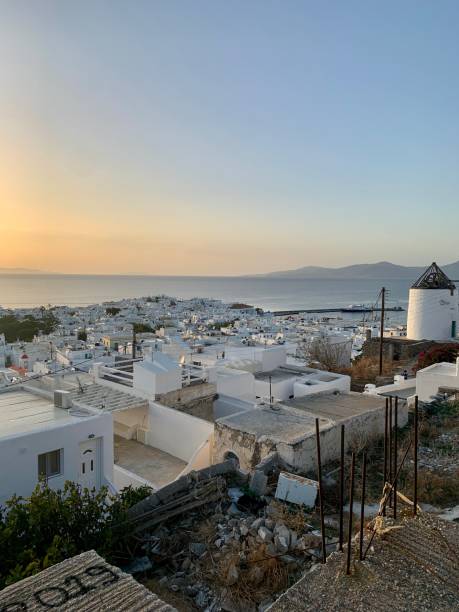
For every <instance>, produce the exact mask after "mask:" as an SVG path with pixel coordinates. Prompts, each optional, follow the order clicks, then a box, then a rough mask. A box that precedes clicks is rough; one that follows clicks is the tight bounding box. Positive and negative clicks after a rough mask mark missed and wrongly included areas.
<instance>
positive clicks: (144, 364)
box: [134, 352, 182, 397]
mask: <svg viewBox="0 0 459 612" xmlns="http://www.w3.org/2000/svg"><path fill="white" fill-rule="evenodd" d="M152 359H153V361H147V360H144V361H138V362H136V363H134V388H135V389H138V390H139V391H142V392H144V393H148V394H149V396H150V397H155V396H156V395H159V394H161V393H169V391H176V390H177V389H180V388H181V387H182V370H181V368H180V366H179V365H178V364H174V362H173V361H172V359H170V358H169V357H167V355H163V354H162V353H157V352H156V353H153V354H152ZM163 362H164V363H163Z"/></svg>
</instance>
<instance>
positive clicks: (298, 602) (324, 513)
mask: <svg viewBox="0 0 459 612" xmlns="http://www.w3.org/2000/svg"><path fill="white" fill-rule="evenodd" d="M2 320H5V321H6V323H7V326H6V328H5V330H6V333H5V331H4V332H3V333H2V335H1V336H0V482H1V487H0V504H1V505H2V506H3V507H4V509H5V510H4V511H3V524H2V525H3V527H2V529H3V531H1V532H0V542H2V544H3V545H5V546H7V545H8V546H10V544H8V537H7V536H6V535H5V534H6V533H7V525H8V520H9V518H8V517H9V516H11V517H12V516H13V515H14V512H18V511H19V510H18V508H19V507H21V506H20V505H19V506H18V505H17V504H18V500H30V501H29V504H32V500H35V502H34V503H38V500H39V499H40V495H45V496H48V497H49V496H53V495H54V496H57V497H56V503H66V502H65V499H66V498H65V493H63V491H66V490H67V491H68V490H69V489H68V487H76V488H75V489H72V490H74V495H76V496H77V497H78V496H79V495H82V496H83V497H82V500H86V501H82V502H81V503H82V504H83V506H84V504H85V503H87V504H89V503H90V500H91V499H92V500H93V501H94V500H96V499H97V500H99V501H100V502H101V503H105V502H104V501H103V500H104V499H108V498H110V499H111V500H112V501H111V502H110V503H111V504H112V506H111V508H112V512H114V511H115V510H114V509H115V508H117V507H118V506H117V504H119V503H121V502H120V500H122V503H123V504H124V503H126V504H127V505H126V506H123V513H124V514H123V516H124V519H123V523H122V524H123V525H124V527H123V533H122V534H118V531H117V529H115V528H114V527H113V528H110V532H111V533H112V536H110V537H113V538H114V536H113V534H114V533H116V534H118V535H117V536H116V537H117V538H119V542H118V544H116V545H115V543H114V542H115V540H112V543H111V544H110V545H109V546H108V548H107V547H106V546H107V545H106V544H104V546H102V544H100V545H99V547H98V546H97V544H96V542H97V538H96V537H95V535H94V534H93V535H92V536H91V538H92V540H91V538H90V540H87V541H86V542H87V543H86V544H82V543H80V545H78V546H77V545H75V544H74V543H73V544H72V546H71V547H70V548H69V550H74V554H75V555H76V554H79V555H80V556H74V557H73V556H72V555H71V554H70V555H68V554H66V553H65V552H63V551H62V550H59V545H58V542H57V541H56V540H55V539H53V538H51V540H50V541H47V542H46V543H43V542H42V543H41V545H40V546H41V548H40V547H38V545H37V549H36V550H34V551H32V552H31V553H30V558H29V560H28V561H25V560H22V561H20V562H18V559H11V561H10V560H9V557H8V555H6V557H5V558H4V559H3V560H2V561H0V565H1V570H2V571H1V572H0V574H1V575H2V579H1V583H0V584H1V586H2V587H5V588H4V590H3V591H0V606H1V609H2V610H13V609H37V610H39V609H45V608H46V607H57V608H58V609H63V610H64V609H68V610H74V609H82V610H88V609H107V610H109V609H110V610H115V609H116V610H118V609H120V610H121V609H123V610H124V609H126V610H127V609H134V608H133V607H129V606H128V607H123V606H122V605H121V604H120V605H119V607H117V606H118V604H116V603H113V602H115V601H117V597H118V595H117V593H118V591H116V589H119V588H120V585H121V584H123V585H125V589H126V592H124V591H123V597H124V596H125V595H126V596H127V594H128V593H129V592H130V591H132V597H135V598H137V599H138V602H139V604H138V605H139V606H140V608H138V609H148V610H150V609H151V610H156V609H158V610H172V609H178V610H207V611H209V612H210V611H215V612H217V611H218V610H223V611H227V612H233V611H236V612H239V611H240V612H243V611H246V610H250V611H252V610H253V611H254V612H255V611H258V610H259V611H265V610H271V609H272V610H318V609H324V610H325V609H327V610H337V609H342V607H343V606H344V607H346V608H347V609H350V610H361V609H368V608H367V607H366V606H367V605H368V602H370V601H371V600H372V598H373V596H374V593H375V592H376V590H378V589H380V590H387V592H388V593H389V589H388V587H387V585H388V584H391V585H392V583H394V581H396V582H395V583H394V584H398V585H399V587H398V588H396V589H395V591H394V594H393V601H392V604H393V607H394V606H395V607H394V609H399V610H402V609H413V610H414V609H416V610H432V609H439V610H451V609H454V608H455V607H457V605H458V604H459V591H458V588H457V585H458V584H459V582H458V580H457V579H458V574H457V571H458V569H457V567H458V566H457V557H456V556H455V555H456V553H455V552H454V550H455V547H456V548H457V545H458V543H459V533H458V532H459V525H458V524H457V521H458V519H459V495H458V491H459V486H458V485H459V452H458V448H459V445H458V442H459V402H458V399H459V354H458V347H459V341H458V339H457V329H456V324H457V321H458V320H459V303H458V294H457V289H456V287H455V285H454V283H453V282H452V281H451V280H450V279H449V278H448V277H447V276H446V275H445V274H444V272H443V271H442V270H441V269H440V268H439V267H438V266H437V265H436V264H435V263H433V264H432V266H430V267H429V268H428V269H427V270H426V271H425V272H424V273H423V275H422V276H421V277H420V278H419V279H418V280H416V281H415V282H414V284H413V285H412V288H411V289H410V295H409V307H408V321H407V326H404V325H401V324H397V325H391V324H386V320H385V318H384V312H381V311H380V312H379V320H375V319H374V318H369V319H368V320H365V317H363V318H362V320H355V319H349V318H348V319H346V318H345V317H341V318H340V317H336V316H335V317H333V316H332V315H328V316H324V315H323V314H321V315H317V314H316V315H313V314H306V313H297V314H291V313H287V314H286V313H283V314H276V313H272V312H263V311H262V310H261V309H259V308H257V307H256V306H254V305H248V304H242V303H229V304H228V303H223V302H222V301H219V300H214V299H204V298H194V299H189V300H184V299H177V298H174V297H169V296H148V297H145V298H136V299H125V300H121V301H118V302H106V303H103V304H94V305H90V306H85V307H68V306H59V307H48V308H29V309H16V310H14V311H11V310H2V311H1V312H0V325H1V322H2ZM43 322H45V324H46V326H47V329H46V330H45V331H44V330H43V329H41V325H43V324H44V323H43ZM24 323H25V324H26V327H23V326H22V325H23V324H24ZM14 334H18V337H14ZM19 334H22V335H23V337H22V338H21V337H19ZM30 335H31V336H32V337H30ZM356 466H357V467H356ZM356 470H357V471H356ZM361 470H362V471H361ZM63 495H64V497H62V496H63ZM85 495H86V496H89V497H84V496H85ZM97 496H99V497H97ZM129 499H130V500H131V502H129V503H128V502H127V501H126V500H129ZM98 503H99V502H98ZM83 506H82V507H83ZM24 507H25V506H22V508H24ZM30 508H32V506H30ZM30 511H32V510H30ZM80 512H83V510H81V509H80ZM104 516H105V515H104ZM104 520H106V519H101V521H102V522H104ZM118 520H119V519H118ZM117 525H118V523H116V522H115V526H117ZM2 533H3V534H4V535H1V534H2ZM387 534H390V537H389V536H388V535H387ZM2 538H3V539H2ZM90 541H93V542H94V544H90V543H89V542H90ZM117 541H118V540H117ZM72 542H73V541H72ZM445 542H447V545H445ZM18 546H19V545H18ZM11 547H12V549H13V545H12V544H11ZM19 548H21V546H19ZM92 548H95V549H96V552H94V551H92V552H88V551H90V550H91V549H92ZM55 549H56V550H55ZM434 549H435V550H437V549H438V551H437V552H436V553H435V558H432V554H433V553H432V550H434ZM21 550H22V549H21ZM51 550H53V551H54V552H53V553H51ZM120 550H122V551H123V552H122V553H121V552H120ZM364 552H365V554H363V553H364ZM394 555H396V556H394ZM45 558H46V560H45ZM104 558H105V560H104ZM51 559H55V561H51ZM107 561H108V563H107ZM18 563H19V565H18ZM20 563H23V565H22V566H21V565H20ZM55 563H57V565H55ZM110 563H111V565H110ZM380 566H381V567H383V568H384V571H382V570H381V567H380ZM427 566H428V567H427ZM426 567H427V569H426ZM91 568H93V569H91ZM94 568H99V569H97V570H96V569H94ZM396 572H399V574H396ZM426 572H427V573H426ZM375 573H377V574H378V582H377V583H373V584H372V583H371V580H370V579H369V576H370V575H373V574H375ZM127 574H130V575H132V576H134V578H135V579H136V580H137V581H138V582H135V581H134V580H133V579H132V578H128V576H127ZM75 575H76V576H80V578H79V579H78V580H79V581H80V582H79V583H78V584H82V581H83V582H85V581H88V580H89V581H90V582H91V581H92V582H94V580H95V582H94V584H93V583H92V582H91V584H90V585H89V582H88V585H89V586H87V587H85V588H84V589H82V591H81V593H78V592H77V593H76V594H75V592H74V586H73V585H72V579H73V578H72V579H70V578H69V576H75ZM101 575H106V576H108V577H111V578H110V580H106V581H102V582H100V581H99V582H100V584H99V583H98V584H97V585H96V582H97V579H96V578H95V577H96V576H101ZM408 576H409V580H413V579H415V580H416V581H417V582H418V587H417V589H416V592H413V591H410V592H407V590H406V589H405V588H404V586H403V582H404V581H405V580H408ZM330 581H333V582H334V583H336V584H337V586H336V592H335V593H328V594H327V596H326V597H327V598H328V599H327V601H329V603H327V606H326V607H325V606H323V607H320V606H319V607H318V603H317V602H318V601H319V600H318V593H320V592H322V591H323V589H324V588H325V585H326V584H327V582H330ZM346 581H347V582H346ZM338 584H339V586H338ZM322 585H324V586H322ZM67 587H68V588H67ZM66 588H67V590H66ZM81 588H82V587H81ZM98 589H99V590H98ZM332 590H333V589H332ZM96 591H97V593H98V595H97V597H100V601H99V600H98V601H99V604H96V603H94V602H95V601H96V600H91V599H90V597H94V593H95V592H96ZM37 593H39V595H37ZM40 593H41V595H40ZM90 593H92V595H91V594H90ZM322 597H325V595H323V596H322ZM387 597H389V595H387ZM75 598H78V599H75ZM407 600H410V602H411V603H410V605H411V607H409V606H407V604H406V602H407ZM344 601H348V603H349V605H347V604H346V605H344V603H343V602H344ZM387 601H389V599H387ZM18 602H19V603H18ZM31 602H34V603H31ZM37 602H38V603H37ZM91 602H92V603H91ZM109 602H111V603H109ZM365 602H366V603H365ZM433 602H435V606H434V605H433ZM126 605H127V604H126ZM14 606H22V607H20V608H14ZM24 606H25V607H24ZM37 606H38V607H37ZM40 606H41V607H40ZM78 606H79V607H78ZM142 606H143V607H142ZM136 609H137V608H136Z"/></svg>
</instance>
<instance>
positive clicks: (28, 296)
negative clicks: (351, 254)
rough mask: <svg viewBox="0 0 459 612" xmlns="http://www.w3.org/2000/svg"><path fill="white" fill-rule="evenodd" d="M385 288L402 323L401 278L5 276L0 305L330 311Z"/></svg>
mask: <svg viewBox="0 0 459 612" xmlns="http://www.w3.org/2000/svg"><path fill="white" fill-rule="evenodd" d="M383 286H384V287H386V289H387V297H386V304H387V306H401V307H402V308H403V309H404V311H403V312H400V313H388V316H389V319H390V320H391V321H393V322H394V323H396V322H399V323H404V322H405V321H406V308H407V305H408V290H409V286H410V282H409V281H408V280H401V279H395V280H394V279H307V280H301V279H287V278H267V277H256V278H247V277H228V276H224V277H217V276H212V277H209V276H115V275H107V276H104V275H79V274H78V275H76V274H71V275H68V274H3V275H0V306H2V307H3V308H27V307H33V306H48V305H53V306H54V305H65V304H67V305H69V306H86V305H89V304H95V303H100V302H106V301H111V300H120V299H123V298H134V297H142V296H155V295H168V296H173V297H176V298H179V299H180V298H184V299H187V298H192V297H208V298H217V299H221V300H223V301H224V302H243V303H245V304H251V305H253V306H256V307H260V308H263V309H264V310H296V309H313V308H320V309H326V308H340V307H346V306H349V305H350V304H367V305H372V304H374V303H375V302H376V301H377V298H378V295H379V292H380V290H381V287H383ZM352 316H353V317H354V316H355V315H354V314H353V315H352Z"/></svg>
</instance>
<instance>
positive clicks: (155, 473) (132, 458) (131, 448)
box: [114, 436, 186, 488]
mask: <svg viewBox="0 0 459 612" xmlns="http://www.w3.org/2000/svg"><path fill="white" fill-rule="evenodd" d="M114 451H115V452H114V457H115V464H116V465H119V466H120V467H122V468H124V469H125V470H129V472H133V473H134V474H137V476H140V477H141V478H144V479H145V480H148V481H149V482H151V483H152V484H153V485H154V486H155V487H158V488H159V487H162V486H164V485H166V484H169V482H171V481H172V480H175V478H177V476H178V475H179V474H180V473H181V472H182V471H183V470H184V469H185V467H186V462H185V461H182V460H181V459H178V458H177V457H174V456H173V455H169V453H165V452H164V451H161V450H159V449H158V448H154V447H153V446H147V445H146V444H142V443H141V442H137V441H136V440H126V438H122V437H121V436H114Z"/></svg>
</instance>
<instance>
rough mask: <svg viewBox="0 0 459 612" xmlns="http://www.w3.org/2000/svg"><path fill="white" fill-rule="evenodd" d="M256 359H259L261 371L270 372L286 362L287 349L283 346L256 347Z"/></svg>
mask: <svg viewBox="0 0 459 612" xmlns="http://www.w3.org/2000/svg"><path fill="white" fill-rule="evenodd" d="M255 353H256V360H257V361H261V366H262V371H263V372H270V371H271V370H275V369H276V368H278V367H279V366H283V365H285V364H286V363H287V350H286V348H285V347H284V346H273V347H269V348H257V349H256V351H255Z"/></svg>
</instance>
